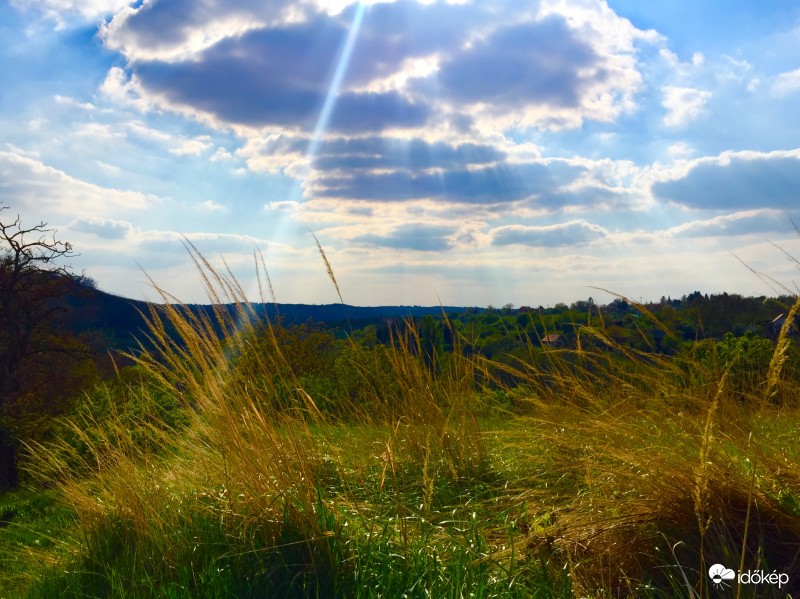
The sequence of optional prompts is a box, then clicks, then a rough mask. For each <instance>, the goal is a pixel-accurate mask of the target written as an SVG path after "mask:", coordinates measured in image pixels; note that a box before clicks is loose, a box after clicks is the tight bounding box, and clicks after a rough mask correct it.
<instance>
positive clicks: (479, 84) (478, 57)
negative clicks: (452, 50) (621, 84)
mask: <svg viewBox="0 0 800 599" xmlns="http://www.w3.org/2000/svg"><path fill="white" fill-rule="evenodd" d="M599 62H600V59H599V57H598V56H597V55H596V54H595V52H594V50H593V49H592V48H591V47H590V46H589V45H588V44H586V43H585V42H583V41H581V40H579V39H577V38H576V37H575V34H574V33H573V32H572V31H571V30H570V29H569V28H568V27H567V24H566V21H565V20H564V18H563V17H556V16H553V17H548V18H547V19H545V20H543V21H539V22H535V23H526V24H523V25H515V26H513V27H508V28H504V29H500V30H498V31H496V32H495V33H494V34H492V35H491V36H490V37H489V38H488V39H487V40H486V41H483V42H479V43H476V44H475V45H473V46H472V47H471V48H469V49H468V50H466V51H465V52H463V53H461V54H458V55H456V56H454V57H453V58H452V59H451V60H449V61H447V62H445V63H444V64H442V66H441V70H440V72H439V82H440V83H441V85H442V88H443V93H444V95H446V96H448V97H450V98H452V99H454V100H457V101H460V102H467V103H476V102H484V103H488V104H491V105H492V106H494V107H497V108H499V109H502V110H506V109H507V108H508V107H512V106H524V105H526V104H531V103H533V104H549V105H557V106H566V107H571V106H575V105H576V104H577V103H578V99H579V97H580V95H581V92H582V90H583V88H584V86H585V85H586V75H582V74H581V72H587V73H591V75H590V78H589V80H592V81H594V80H598V79H602V78H604V77H605V73H604V71H603V70H602V69H598V68H597V67H598V63H599Z"/></svg>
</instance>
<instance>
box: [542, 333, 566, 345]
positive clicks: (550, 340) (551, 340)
mask: <svg viewBox="0 0 800 599" xmlns="http://www.w3.org/2000/svg"><path fill="white" fill-rule="evenodd" d="M564 344H565V341H564V337H563V336H561V335H559V334H558V333H548V334H547V335H545V336H544V337H542V345H546V346H547V347H564Z"/></svg>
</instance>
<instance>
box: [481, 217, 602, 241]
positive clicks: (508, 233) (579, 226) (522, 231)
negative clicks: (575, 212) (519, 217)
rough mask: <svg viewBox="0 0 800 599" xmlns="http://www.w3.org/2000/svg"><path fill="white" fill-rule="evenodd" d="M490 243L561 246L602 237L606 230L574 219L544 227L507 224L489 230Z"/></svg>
mask: <svg viewBox="0 0 800 599" xmlns="http://www.w3.org/2000/svg"><path fill="white" fill-rule="evenodd" d="M491 235H492V245H530V246H538V247H561V246H569V245H572V246H574V245H585V244H587V243H591V242H592V241H596V240H597V239H602V238H603V237H605V236H606V232H605V231H604V230H603V229H602V228H601V227H598V226H597V225H592V224H590V223H587V222H585V221H574V222H569V223H563V224H560V225H553V226H544V227H526V226H523V225H508V226H504V227H498V228H497V229H494V230H493V231H492V232H491Z"/></svg>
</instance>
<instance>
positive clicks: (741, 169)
mask: <svg viewBox="0 0 800 599" xmlns="http://www.w3.org/2000/svg"><path fill="white" fill-rule="evenodd" d="M798 190H800V150H794V151H776V152H768V153H765V152H726V153H724V154H722V155H720V156H718V157H715V158H699V159H696V160H694V161H691V162H690V163H688V164H687V166H686V168H685V169H683V170H682V171H679V172H677V173H676V174H674V175H672V176H671V177H670V178H669V179H668V180H662V181H658V182H656V183H654V184H653V185H652V192H653V194H654V196H655V197H656V198H657V199H660V200H665V201H671V202H677V203H679V204H683V205H685V206H688V207H690V208H698V209H710V210H731V209H734V210H743V209H748V208H777V209H794V208H797V206H798Z"/></svg>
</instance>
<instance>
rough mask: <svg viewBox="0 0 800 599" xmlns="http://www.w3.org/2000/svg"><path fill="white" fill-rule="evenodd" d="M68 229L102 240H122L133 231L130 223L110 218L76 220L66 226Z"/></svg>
mask: <svg viewBox="0 0 800 599" xmlns="http://www.w3.org/2000/svg"><path fill="white" fill-rule="evenodd" d="M68 228H69V229H74V230H75V231H81V232H83V233H90V234H91V235H96V236H97V237H101V238H103V239H123V238H125V237H127V236H128V235H129V234H130V233H131V231H133V225H131V223H129V222H127V221H120V220H115V219H111V218H77V219H75V220H73V221H72V222H71V223H70V224H69V225H68Z"/></svg>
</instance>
